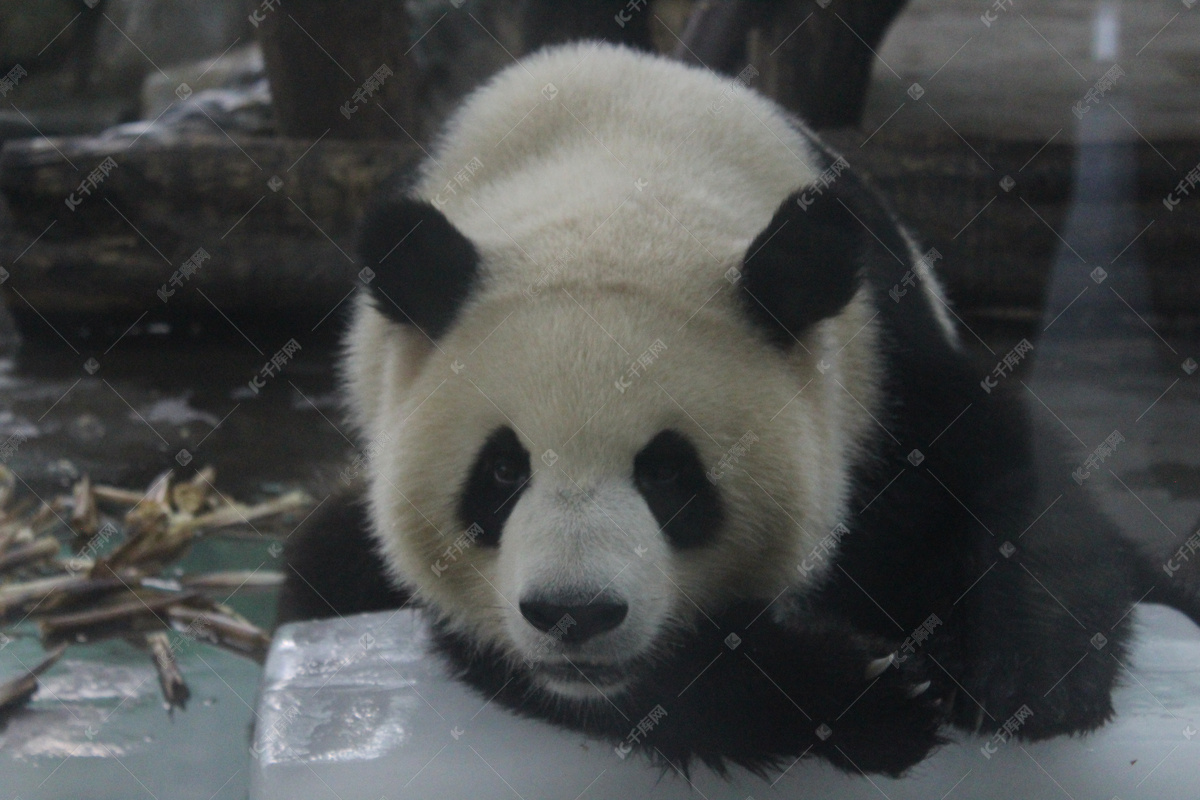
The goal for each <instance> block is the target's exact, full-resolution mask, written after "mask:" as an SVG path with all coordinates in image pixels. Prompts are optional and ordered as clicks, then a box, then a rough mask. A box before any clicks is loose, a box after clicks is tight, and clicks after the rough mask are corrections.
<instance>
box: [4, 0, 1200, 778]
mask: <svg viewBox="0 0 1200 800" xmlns="http://www.w3.org/2000/svg"><path fill="white" fill-rule="evenodd" d="M1195 5H1196V1H1195V0H1125V2H1119V1H1118V0H994V1H993V0H941V2H937V0H911V1H910V2H904V0H815V2H814V1H813V0H759V1H757V2H704V1H703V0H700V1H699V2H693V1H692V0H649V1H648V2H647V0H622V1H621V2H610V1H609V0H586V1H583V2H572V3H562V2H558V3H556V2H549V0H541V1H538V0H450V2H446V1H445V0H407V2H404V1H403V0H357V1H355V2H350V0H341V1H340V2H339V1H337V0H285V2H281V1H280V0H256V1H254V2H247V0H0V95H2V97H0V146H2V148H3V149H2V150H0V301H2V302H0V466H3V467H4V468H6V469H7V471H8V474H10V475H11V476H12V479H10V480H9V482H10V484H11V489H10V491H9V495H11V497H10V498H9V499H10V500H11V502H12V504H13V508H16V507H17V505H18V504H19V503H22V502H24V503H25V506H23V508H27V509H29V510H30V511H31V512H32V513H36V509H38V508H41V507H42V505H43V504H45V506H48V507H50V508H52V509H55V513H54V514H53V516H54V517H57V518H58V519H57V520H55V519H52V518H51V517H49V516H47V515H46V514H43V518H44V519H43V520H42V521H40V522H39V523H38V525H37V526H35V527H36V528H37V533H38V535H39V536H40V535H52V536H56V537H58V539H59V540H60V541H61V543H62V548H63V549H62V551H61V553H60V557H67V556H71V555H75V556H80V555H83V556H86V557H88V558H96V557H99V555H102V554H103V553H105V552H107V551H108V549H110V548H111V547H113V546H114V545H115V542H113V543H101V544H99V545H97V544H95V535H96V531H95V530H91V531H90V532H89V531H87V530H82V529H81V528H80V524H79V523H77V522H76V521H75V519H74V516H72V515H77V513H76V512H77V511H79V507H80V506H81V504H84V503H85V500H81V499H80V498H81V497H83V496H84V494H86V492H84V494H81V490H80V489H79V487H80V485H81V482H83V481H84V479H85V478H86V479H87V483H88V484H90V485H91V486H97V485H103V486H109V487H124V488H126V489H127V490H130V491H136V492H137V493H138V495H143V496H144V494H145V493H147V491H148V488H147V487H151V491H150V493H153V487H152V484H153V482H154V481H155V480H156V477H158V476H161V475H162V474H163V473H164V471H166V470H173V478H172V480H173V481H175V482H177V483H182V482H187V481H189V480H193V479H194V478H195V476H196V474H197V470H199V469H201V468H203V467H206V466H208V467H212V468H213V469H214V470H215V478H212V483H211V485H213V486H215V487H216V489H214V490H213V491H214V492H216V494H215V495H213V496H212V497H210V498H209V499H208V500H206V501H205V502H206V503H208V505H207V506H205V508H210V509H217V508H221V507H230V508H233V507H235V504H234V502H233V501H232V500H230V499H229V498H236V499H237V501H238V502H240V503H242V504H244V505H237V506H236V508H239V509H249V508H254V507H256V505H257V504H262V503H271V502H274V501H280V500H281V498H283V499H284V500H285V501H286V502H284V503H283V505H284V506H286V509H285V511H284V513H282V514H278V515H275V516H274V517H272V518H271V520H270V521H269V524H268V523H263V524H261V525H260V524H256V523H255V520H256V518H253V517H251V518H250V519H249V520H247V519H246V518H245V517H243V518H242V519H240V520H234V523H233V524H230V525H225V526H219V527H220V529H219V530H217V529H214V530H211V531H206V532H205V533H204V535H201V536H199V537H198V538H197V539H196V540H195V541H190V540H189V541H188V542H187V543H186V545H187V546H185V547H182V548H181V551H182V550H186V555H183V556H182V560H179V559H178V558H172V559H167V560H164V561H162V562H161V564H159V562H157V561H155V562H154V563H155V564H156V565H160V566H162V567H163V574H164V575H166V576H167V577H168V578H169V577H171V576H179V575H183V574H188V573H210V572H219V573H228V572H229V571H238V572H239V574H242V575H245V576H246V580H245V581H244V582H243V583H242V584H238V583H237V582H236V581H234V582H233V583H231V584H229V585H228V586H227V587H225V588H224V590H223V591H221V592H220V593H219V597H218V598H217V599H218V600H220V602H221V605H222V606H224V607H227V608H228V609H230V610H231V612H232V613H233V614H234V615H235V616H236V617H237V618H238V619H244V620H245V621H246V622H247V623H252V624H254V625H257V626H260V627H262V628H267V629H269V627H270V623H271V619H272V617H273V613H274V610H273V603H274V598H273V589H272V585H271V584H272V578H271V576H273V575H275V574H277V573H278V572H279V570H281V569H282V565H281V564H280V562H279V552H280V548H279V546H278V543H279V541H281V539H282V537H284V536H286V535H287V533H288V531H289V530H290V529H292V528H294V526H295V524H297V523H298V522H299V521H300V520H301V519H302V518H303V517H304V515H305V514H306V513H307V511H308V510H310V509H311V507H313V506H315V505H318V504H320V503H321V502H323V501H324V499H325V498H327V497H329V496H330V494H331V492H333V491H336V490H338V489H339V488H340V487H343V486H344V485H345V484H346V481H347V476H348V473H347V470H351V471H353V470H354V469H355V466H354V465H355V464H358V465H360V466H361V464H362V460H363V458H364V452H363V451H362V449H361V444H360V443H356V442H355V441H353V438H352V437H351V435H350V432H349V430H348V428H347V427H346V425H345V424H344V422H343V418H342V414H341V411H340V408H339V405H338V399H337V394H336V376H335V374H334V372H333V369H332V365H333V361H334V359H335V357H336V354H337V340H338V336H339V334H340V332H341V331H342V330H343V329H344V325H345V318H346V312H347V309H348V306H349V304H350V303H349V299H348V298H349V297H350V295H351V294H352V293H353V291H354V289H355V286H356V285H357V284H359V283H361V280H362V278H361V277H360V272H361V270H362V269H363V267H364V266H366V265H364V264H362V263H358V260H357V257H356V254H355V252H354V249H353V232H354V225H355V221H356V219H357V218H358V216H359V214H360V212H361V210H362V209H363V206H364V204H365V202H366V201H367V200H368V198H369V197H370V196H371V194H372V193H373V191H375V189H376V188H377V187H378V186H379V185H380V184H381V183H383V182H384V181H385V180H387V179H388V177H389V176H392V175H394V174H396V173H398V172H400V171H401V170H402V169H403V168H404V167H405V165H406V164H409V163H412V162H413V161H414V160H415V159H418V158H420V157H421V156H422V154H423V153H424V148H425V146H426V145H428V143H429V142H430V140H431V138H432V137H433V136H434V135H435V134H436V131H437V130H438V128H439V125H440V124H441V122H442V120H443V119H444V118H445V116H446V114H447V113H448V112H449V111H450V110H452V109H453V108H454V106H455V104H456V103H457V101H458V100H459V99H460V98H461V97H462V95H463V94H464V93H466V92H467V91H469V90H470V89H471V88H472V87H474V86H475V85H477V84H478V83H479V82H480V81H482V80H484V79H486V78H487V77H488V76H489V75H490V74H492V73H493V72H495V71H496V70H498V69H501V68H503V67H504V66H506V65H508V64H511V63H512V62H513V60H514V59H515V58H519V57H520V56H521V55H522V54H524V53H527V52H531V51H533V50H535V49H537V48H538V47H541V46H543V45H545V44H549V43H554V42H558V41H566V40H570V39H576V38H600V39H607V40H610V41H616V42H622V43H625V44H627V45H629V46H631V47H638V48H642V49H646V50H654V51H657V52H661V53H664V54H668V55H674V56H675V57H678V58H681V59H683V60H685V61H689V62H691V63H696V64H701V65H703V66H705V67H708V68H710V69H713V70H716V71H719V72H723V73H726V74H728V75H730V76H731V77H734V78H736V79H737V80H739V81H740V82H742V83H744V84H746V85H748V86H751V87H753V88H755V89H757V90H759V91H761V92H763V93H765V94H767V95H769V96H771V97H773V98H775V99H776V100H778V101H779V102H780V103H782V104H783V105H784V106H786V107H787V108H789V109H790V110H792V111H794V112H795V113H796V114H797V115H799V116H800V117H802V118H803V119H805V120H806V121H807V122H808V123H809V124H810V125H811V126H812V127H814V128H816V129H817V130H818V131H819V132H820V133H821V134H822V136H823V137H824V138H825V139H826V140H827V141H828V142H829V143H830V144H831V145H832V146H833V147H834V148H835V149H837V150H839V151H840V152H841V153H842V154H843V155H844V156H845V157H846V159H847V161H848V162H849V163H850V164H851V166H852V167H853V168H855V169H857V170H860V171H862V172H864V173H866V174H867V175H869V176H870V177H871V178H872V179H873V180H874V182H875V184H876V185H877V186H878V187H879V188H880V189H881V190H882V191H883V193H884V194H885V195H887V197H888V198H889V200H890V201H891V203H892V204H893V206H894V208H895V209H896V211H897V213H898V215H899V216H900V217H901V218H902V219H903V220H904V221H905V222H906V223H907V224H908V225H909V227H910V229H911V230H912V231H913V232H914V233H915V234H916V236H917V238H918V240H919V242H920V248H921V251H922V252H926V253H930V252H933V251H936V257H934V259H933V260H934V261H935V262H936V269H937V270H938V271H940V273H941V275H942V276H943V279H944V281H945V283H946V286H947V293H948V295H949V299H950V301H951V308H952V313H953V314H954V315H955V316H956V317H957V318H958V322H959V323H960V327H961V332H962V338H963V341H964V342H965V343H966V344H967V346H968V347H969V348H971V349H972V350H973V351H974V352H975V353H976V354H977V355H978V357H979V363H980V365H981V366H980V370H981V371H980V377H981V379H983V378H985V377H986V376H988V375H991V374H993V368H994V367H996V366H997V365H998V364H1002V363H1004V362H1005V358H1006V356H1009V357H1011V354H1012V353H1013V352H1014V348H1016V347H1017V345H1018V343H1020V342H1021V341H1022V340H1027V341H1028V342H1029V343H1031V344H1032V346H1033V347H1032V352H1031V353H1030V354H1029V355H1027V356H1025V357H1024V358H1021V359H1019V363H1017V364H1016V366H1013V365H1011V364H1010V365H1009V368H1008V370H1007V374H1008V377H1006V378H1005V380H1019V381H1021V382H1022V383H1023V385H1024V388H1025V389H1026V390H1027V392H1026V394H1027V397H1028V400H1029V403H1030V405H1031V408H1032V409H1033V412H1032V413H1034V414H1044V415H1046V416H1047V418H1053V420H1055V421H1056V424H1057V425H1058V426H1059V427H1060V430H1061V432H1062V436H1063V438H1064V439H1065V440H1066V441H1067V442H1068V443H1069V444H1070V446H1071V447H1072V448H1073V450H1072V459H1073V462H1072V464H1071V465H1068V466H1067V467H1066V468H1065V469H1067V471H1070V470H1071V469H1074V468H1075V467H1077V466H1079V465H1082V464H1085V463H1088V462H1087V459H1088V458H1089V457H1092V464H1093V466H1094V467H1095V468H1092V469H1090V470H1088V472H1089V475H1088V476H1087V477H1086V478H1081V479H1080V480H1081V482H1082V480H1087V481H1088V482H1089V483H1090V484H1091V485H1092V486H1094V488H1095V489H1096V491H1097V493H1098V496H1099V497H1100V501H1101V503H1102V505H1103V506H1104V508H1105V509H1106V510H1107V511H1108V512H1109V513H1110V514H1112V515H1113V516H1114V517H1115V518H1116V519H1117V520H1118V521H1119V522H1120V524H1121V525H1122V526H1123V527H1124V528H1125V529H1126V530H1127V531H1129V532H1131V533H1134V534H1136V535H1138V536H1142V537H1145V538H1148V539H1154V540H1161V541H1162V542H1168V541H1177V542H1178V543H1179V544H1183V543H1184V541H1185V540H1187V539H1188V537H1190V536H1192V535H1193V533H1194V531H1191V530H1189V525H1190V524H1191V522H1192V521H1193V520H1194V519H1196V518H1197V515H1198V514H1200V450H1198V448H1200V415H1197V413H1196V411H1197V400H1198V399H1200V377H1198V376H1197V375H1196V374H1195V373H1196V372H1197V371H1198V365H1197V360H1196V359H1198V358H1200V346H1198V345H1200V341H1198V339H1200V337H1198V332H1200V270H1198V269H1197V262H1198V260H1200V213H1198V212H1200V197H1197V193H1200V8H1195V7H1194V6H1195ZM1114 433H1117V434H1119V435H1120V444H1119V446H1117V447H1116V448H1115V449H1114V450H1112V451H1111V452H1108V453H1105V454H1104V456H1103V457H1102V458H1100V459H1099V461H1096V459H1095V456H1096V454H1097V453H1098V452H1100V451H1099V450H1098V448H1100V447H1101V445H1103V443H1105V442H1106V441H1109V442H1111V441H1115V440H1114V439H1113V438H1112V434H1114ZM366 455H367V456H369V454H366ZM356 459H357V460H356ZM205 475H206V476H209V477H211V475H212V473H205ZM205 482H207V480H206V481H205ZM85 488H87V487H85ZM218 489H219V491H217V490H218ZM88 491H90V488H89V489H88ZM297 492H301V493H303V496H304V497H305V498H306V500H305V502H303V503H296V504H295V505H294V506H293V505H291V504H290V501H287V498H294V497H297V496H298V495H296V494H295V493H297ZM0 495H3V492H0ZM64 495H65V496H66V499H62V500H56V498H59V497H62V496H64ZM100 499H101V501H102V502H101V510H100V511H99V512H97V513H98V514H100V517H99V518H100V519H103V518H105V517H104V515H106V514H109V515H113V514H116V512H115V511H113V510H112V509H111V508H107V509H106V508H104V507H103V504H104V502H109V501H105V500H104V498H103V497H102V498H100ZM136 500H137V497H136V496H135V497H134V500H133V502H136ZM166 502H174V501H172V500H168V501H166ZM80 513H81V512H80ZM240 513H241V512H239V514H240ZM67 517H71V519H67ZM12 518H13V519H15V518H16V515H15V512H14V515H13V517H12ZM115 518H117V519H119V518H120V517H119V515H116V517H115ZM10 522H11V520H10ZM43 523H45V524H43ZM243 523H244V524H243ZM3 525H4V521H3V518H0V565H2V564H4V563H5V562H4V559H5V557H6V556H5V553H6V550H5V547H9V548H10V550H9V553H8V554H9V555H11V548H12V547H17V546H24V545H25V544H28V543H29V542H28V541H26V540H27V539H28V538H29V537H28V536H25V535H24V534H22V536H24V538H21V536H18V527H19V526H15V525H11V524H10V528H11V532H12V535H11V536H8V537H7V538H6V534H4V533H3V531H4V530H5V529H4V527H3ZM56 525H57V526H58V527H56ZM44 567H45V565H44V564H42V565H41V566H38V565H37V564H34V565H32V566H27V567H26V566H22V565H21V564H15V565H13V566H12V567H11V569H9V570H8V571H7V572H4V573H3V578H2V579H0V598H3V597H4V595H3V591H4V589H5V588H6V587H8V588H10V589H11V588H12V587H15V586H19V585H24V584H25V583H26V582H28V581H30V580H35V579H37V578H38V577H39V576H43V575H44V574H45V573H44V569H43V568H44ZM39 570H43V571H39ZM251 576H253V577H251ZM260 584H261V585H260ZM10 599H11V598H10ZM5 602H6V601H5V600H3V599H0V619H2V621H3V624H4V626H5V627H4V629H3V630H4V634H3V636H2V637H0V681H4V680H6V679H8V678H9V677H12V676H14V675H19V674H22V673H23V671H24V670H26V669H28V668H29V667H31V666H32V665H34V664H37V663H38V662H39V661H40V660H41V659H42V658H43V655H44V653H43V647H42V643H41V638H42V636H41V635H42V634H43V633H45V631H44V629H39V628H38V627H37V626H35V625H34V624H33V620H32V619H29V616H30V614H31V613H32V612H31V611H30V609H29V607H27V606H20V605H13V604H11V603H10V604H9V605H8V606H5V604H4V603H5ZM178 628H179V626H176V629H177V631H178ZM139 630H140V629H139ZM139 635H140V634H139ZM172 636H176V634H172ZM76 638H78V637H76ZM84 638H85V640H86V641H75V643H73V644H72V646H71V647H70V648H69V650H68V651H67V652H66V653H65V655H64V656H63V657H62V659H61V660H60V661H58V663H57V664H55V665H53V666H52V667H50V668H49V669H48V670H47V671H46V672H45V674H44V676H43V677H42V680H41V685H40V687H39V688H37V690H36V693H35V694H34V695H33V696H32V700H31V701H30V702H29V703H27V704H26V705H25V706H24V707H23V709H22V710H20V711H17V712H13V713H9V714H7V715H5V716H4V718H3V719H0V726H3V727H2V728H0V797H8V796H14V797H15V796H20V797H48V798H49V797H80V796H84V795H85V794H86V796H90V797H137V796H142V795H150V796H154V797H204V798H238V797H245V796H246V793H247V786H248V780H249V762H250V752H249V742H250V739H249V732H250V730H251V727H252V725H253V722H254V712H253V707H254V703H255V688H256V685H257V680H258V676H259V670H260V667H259V665H258V664H257V663H256V662H255V661H254V660H253V659H248V658H245V657H243V656H241V655H237V654H231V653H230V652H229V650H228V648H220V647H214V646H211V645H210V644H207V643H205V642H204V641H203V640H202V639H197V638H195V637H192V638H186V637H185V638H186V641H183V642H182V644H181V643H180V641H179V640H178V639H176V640H173V642H172V649H173V651H174V653H175V657H176V660H177V661H178V662H179V665H180V668H181V670H182V672H183V673H184V674H185V675H186V677H187V682H188V685H189V687H190V694H191V701H190V703H189V704H188V705H187V708H186V711H178V710H176V711H173V712H172V713H171V714H170V715H168V713H166V712H165V711H164V710H163V704H164V701H163V693H162V691H161V690H160V687H159V682H160V680H161V677H160V675H159V674H158V672H159V671H156V668H155V666H154V664H153V663H152V662H151V661H150V660H149V659H148V658H147V657H146V654H145V652H143V651H144V650H145V642H141V641H131V637H130V636H128V635H123V636H106V637H100V638H97V639H93V638H89V637H84ZM1147 769H1149V765H1147ZM82 786H86V787H87V790H86V792H85V791H84V790H83V789H81V788H80V787H82Z"/></svg>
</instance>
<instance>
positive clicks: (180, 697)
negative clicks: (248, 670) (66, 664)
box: [0, 465, 310, 715]
mask: <svg viewBox="0 0 1200 800" xmlns="http://www.w3.org/2000/svg"><path fill="white" fill-rule="evenodd" d="M215 477H216V473H215V471H214V470H213V469H212V468H211V467H205V468H204V469H201V470H199V471H198V472H197V473H196V474H195V476H194V477H192V478H190V479H189V480H186V481H177V480H175V479H174V475H173V473H171V472H165V473H163V474H162V475H160V476H158V477H157V478H156V479H155V480H154V481H153V482H152V483H151V484H150V487H149V489H147V490H146V491H145V492H137V491H130V490H126V489H119V488H116V487H112V486H102V485H93V484H92V483H91V481H90V480H89V479H88V478H87V477H86V476H85V477H84V478H83V479H82V480H80V481H79V482H78V483H77V484H76V485H75V486H74V489H73V491H72V492H71V494H70V495H69V496H66V495H64V496H59V497H56V498H54V499H53V500H51V501H49V502H42V503H40V504H39V503H37V502H36V501H34V500H33V498H24V499H22V500H17V499H16V496H15V495H16V491H15V489H16V487H15V476H14V475H13V473H12V472H11V471H9V470H8V469H7V468H6V467H4V466H3V465H0V643H4V644H7V643H8V642H9V641H11V638H10V635H12V636H15V635H20V634H19V632H18V630H17V628H18V626H21V629H22V630H24V629H25V628H26V627H27V626H26V625H24V624H25V623H35V624H36V625H37V630H38V633H39V635H40V637H41V641H42V645H43V647H45V648H46V649H47V651H48V653H47V656H46V658H45V659H44V660H42V661H41V662H40V663H38V664H37V665H35V666H32V667H28V668H26V669H25V671H24V673H23V674H21V675H19V676H18V677H16V678H14V679H12V680H9V681H5V682H0V715H4V714H7V713H9V712H11V711H13V710H15V709H17V708H20V707H22V706H23V705H24V704H25V703H26V702H27V701H28V700H29V698H30V697H32V696H33V694H34V693H35V692H36V691H37V678H38V675H40V674H41V673H42V672H44V671H45V670H47V669H49V668H50V667H51V666H52V665H53V664H54V662H55V661H57V660H58V659H59V658H60V657H61V656H62V654H63V652H64V651H65V650H66V649H67V647H68V646H69V645H71V644H76V643H85V642H94V641H97V640H99V639H104V638H109V637H114V636H115V637H123V638H125V639H127V640H128V641H130V642H132V643H134V644H136V645H137V646H139V647H142V648H144V649H145V650H146V651H147V652H148V653H149V654H150V656H151V659H152V661H153V663H154V665H155V668H156V670H157V671H158V678H159V684H160V686H161V687H162V692H163V698H164V700H165V701H166V705H167V708H168V710H173V709H174V708H176V707H180V708H183V707H184V706H185V704H186V703H187V699H188V697H189V694H190V692H189V690H188V687H187V684H186V682H185V681H184V678H183V675H182V673H181V672H180V670H179V667H178V665H177V663H176V659H175V652H176V650H177V649H179V647H180V646H181V645H184V644H190V643H191V642H195V641H203V642H208V643H210V644H213V645H216V646H219V647H223V648H226V649H228V650H232V651H233V652H235V653H238V654H240V655H244V656H247V657H249V658H253V659H255V660H256V661H260V662H261V661H262V660H263V659H264V658H265V656H266V653H267V648H268V647H269V645H270V636H269V634H268V633H267V632H265V631H263V630H262V629H261V628H259V627H257V626H256V625H254V624H252V623H250V622H249V621H248V620H246V619H245V618H244V617H242V616H241V615H240V614H238V613H237V612H236V611H234V610H233V609H232V608H230V607H229V606H228V605H226V603H225V600H227V599H228V598H229V597H231V596H232V595H233V594H234V593H236V592H238V591H241V590H244V589H249V588H255V589H262V588H270V587H275V586H278V584H279V583H280V581H281V580H282V575H281V574H280V573H278V572H268V571H262V570H255V571H253V572H249V571H245V572H214V573H206V574H198V575H179V576H171V575H168V574H167V570H168V569H169V568H171V567H172V565H173V564H175V562H177V561H178V560H179V559H180V558H181V557H183V556H184V555H185V554H186V553H187V552H188V550H189V549H190V547H191V545H192V543H193V542H194V541H195V540H196V538H197V537H199V536H201V535H203V534H208V533H213V532H218V531H222V530H223V529H224V530H236V529H239V528H246V527H250V528H254V530H255V531H256V532H257V531H258V530H259V529H258V528H256V527H255V526H254V523H255V522H256V521H270V519H271V518H276V519H278V518H279V516H280V515H282V514H285V513H287V512H296V511H299V510H301V509H303V508H305V507H306V506H308V505H309V504H310V500H309V498H308V497H307V496H306V495H304V493H302V492H291V493H289V494H286V495H283V496H280V497H278V498H275V499H272V500H269V501H267V502H264V503H261V504H258V505H252V506H250V505H244V504H241V503H237V502H232V501H230V500H228V499H227V498H225V497H224V496H223V495H222V494H221V493H220V492H219V491H217V490H216V488H215V487H214V486H213V480H214V479H215ZM118 519H119V520H120V522H119V523H117V522H116V521H115V520H118ZM260 524H265V522H260ZM65 539H69V540H70V541H69V542H68V541H65ZM68 553H73V554H74V555H68ZM221 598H223V599H221ZM169 631H174V632H175V633H176V635H175V636H174V637H172V636H171V635H170V634H169V633H168V632H169Z"/></svg>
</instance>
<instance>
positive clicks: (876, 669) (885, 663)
mask: <svg viewBox="0 0 1200 800" xmlns="http://www.w3.org/2000/svg"><path fill="white" fill-rule="evenodd" d="M894 663H896V654H895V653H888V654H887V655H886V656H884V657H883V658H877V659H875V660H874V661H871V662H869V663H868V664H867V671H866V673H865V677H866V679H867V680H869V681H873V680H875V679H876V678H878V677H879V676H880V675H882V674H883V673H884V671H885V670H886V669H887V668H888V667H890V666H891V665H892V664H894Z"/></svg>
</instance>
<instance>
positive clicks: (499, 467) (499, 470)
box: [492, 456, 525, 486]
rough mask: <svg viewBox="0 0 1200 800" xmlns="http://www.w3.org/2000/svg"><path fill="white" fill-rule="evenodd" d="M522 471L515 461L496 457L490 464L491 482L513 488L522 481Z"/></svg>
mask: <svg viewBox="0 0 1200 800" xmlns="http://www.w3.org/2000/svg"><path fill="white" fill-rule="evenodd" d="M524 472H525V471H524V470H523V469H522V468H521V465H520V464H518V463H517V461H516V459H513V458H509V457H508V456H498V457H497V458H496V460H495V461H494V462H492V480H494V481H495V482H496V483H498V484H500V485H501V486H515V485H517V484H518V483H520V482H521V481H522V480H524V478H525V475H524Z"/></svg>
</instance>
